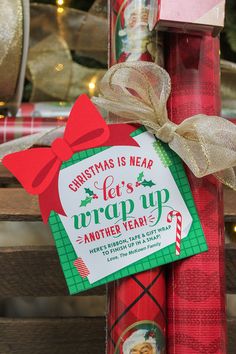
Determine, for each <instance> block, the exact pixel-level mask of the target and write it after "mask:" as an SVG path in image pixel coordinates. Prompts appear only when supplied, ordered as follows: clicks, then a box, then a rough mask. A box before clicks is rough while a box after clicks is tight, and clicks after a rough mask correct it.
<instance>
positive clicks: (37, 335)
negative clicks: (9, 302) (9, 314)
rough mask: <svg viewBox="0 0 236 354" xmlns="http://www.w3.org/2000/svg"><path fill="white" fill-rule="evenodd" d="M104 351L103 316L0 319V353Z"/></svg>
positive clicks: (57, 353) (52, 353) (80, 353)
mask: <svg viewBox="0 0 236 354" xmlns="http://www.w3.org/2000/svg"><path fill="white" fill-rule="evenodd" d="M104 352H105V318H68V319H6V318H0V353H1V354H65V353H66V354H75V353H78V354H92V353H99V354H101V353H104Z"/></svg>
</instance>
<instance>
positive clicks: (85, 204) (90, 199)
mask: <svg viewBox="0 0 236 354" xmlns="http://www.w3.org/2000/svg"><path fill="white" fill-rule="evenodd" d="M92 200H93V197H87V198H85V199H84V200H81V203H80V207H82V206H87V205H88V204H90V203H91V201H92Z"/></svg>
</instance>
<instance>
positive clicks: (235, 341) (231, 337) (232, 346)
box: [227, 318, 236, 354]
mask: <svg viewBox="0 0 236 354" xmlns="http://www.w3.org/2000/svg"><path fill="white" fill-rule="evenodd" d="M227 327H228V350H227V354H235V353H236V335H235V334H236V318H231V319H228V321H227Z"/></svg>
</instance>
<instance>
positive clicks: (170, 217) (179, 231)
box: [167, 210, 182, 256]
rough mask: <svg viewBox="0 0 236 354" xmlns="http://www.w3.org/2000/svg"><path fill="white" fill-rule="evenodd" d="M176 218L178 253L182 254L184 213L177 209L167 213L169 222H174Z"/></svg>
mask: <svg viewBox="0 0 236 354" xmlns="http://www.w3.org/2000/svg"><path fill="white" fill-rule="evenodd" d="M174 217H175V218H176V220H177V221H176V255H177V256H179V255H180V251H181V244H180V243H181V234H182V214H181V213H180V212H179V211H177V210H172V211H170V212H169V214H168V215H167V222H172V221H173V218H174Z"/></svg>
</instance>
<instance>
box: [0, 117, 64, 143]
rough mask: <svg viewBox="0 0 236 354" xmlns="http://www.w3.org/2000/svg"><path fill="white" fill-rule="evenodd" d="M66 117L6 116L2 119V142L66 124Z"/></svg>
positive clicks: (0, 133)
mask: <svg viewBox="0 0 236 354" xmlns="http://www.w3.org/2000/svg"><path fill="white" fill-rule="evenodd" d="M66 121H67V118H66V117H55V118H42V117H41V118H37V117H26V118H18V117H17V118H13V117H5V118H1V119H0V144H2V143H6V142H8V141H11V140H14V139H17V138H21V137H24V136H27V135H31V134H35V133H39V132H43V131H45V132H46V131H48V130H50V129H53V128H56V127H60V126H64V125H65V123H66Z"/></svg>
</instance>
